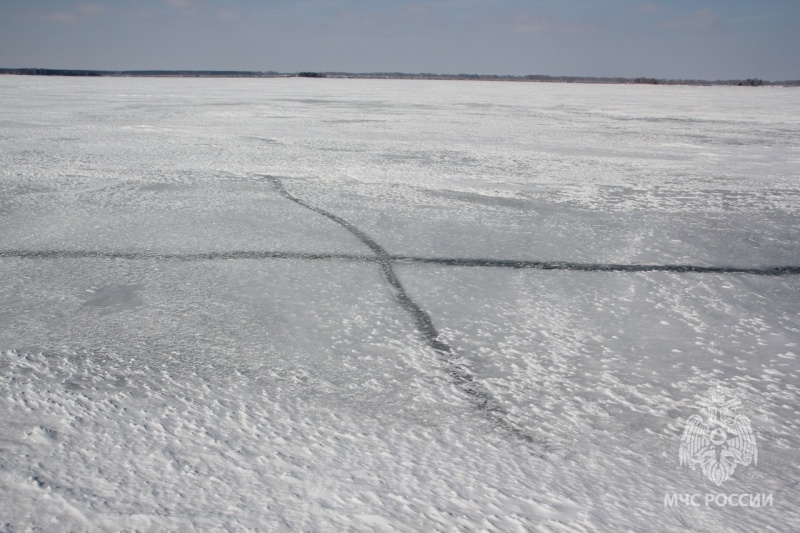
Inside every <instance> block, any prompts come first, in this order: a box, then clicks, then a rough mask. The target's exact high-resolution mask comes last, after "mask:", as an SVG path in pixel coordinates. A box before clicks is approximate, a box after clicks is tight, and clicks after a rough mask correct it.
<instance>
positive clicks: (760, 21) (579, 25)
mask: <svg viewBox="0 0 800 533" xmlns="http://www.w3.org/2000/svg"><path fill="white" fill-rule="evenodd" d="M0 67H42V68H85V69H110V70H116V69H202V70H209V69H210V70H277V71H282V72H296V71H300V70H321V71H350V72H375V71H402V72H436V73H450V74H457V73H482V74H550V75H586V76H626V77H632V76H652V77H658V78H703V79H732V78H746V77H760V78H764V79H769V80H786V79H800V0H707V1H702V0H642V1H637V0H527V1H524V0H414V1H409V0H385V1H369V0H297V1H290V0H264V1H256V0H117V1H108V0H86V1H83V0H76V1H72V0H0Z"/></svg>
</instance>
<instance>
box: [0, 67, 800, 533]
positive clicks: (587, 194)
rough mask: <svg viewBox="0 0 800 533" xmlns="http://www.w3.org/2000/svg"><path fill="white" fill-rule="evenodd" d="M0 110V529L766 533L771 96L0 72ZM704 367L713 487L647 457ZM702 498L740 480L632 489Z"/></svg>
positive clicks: (794, 395) (772, 370) (786, 130)
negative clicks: (733, 462) (735, 416)
mask: <svg viewBox="0 0 800 533" xmlns="http://www.w3.org/2000/svg"><path fill="white" fill-rule="evenodd" d="M0 101H2V102H3V104H2V106H3V119H2V120H1V121H0V228H2V232H1V233H0V235H2V236H1V237H0V272H2V279H3V280H4V282H3V283H2V284H0V301H2V302H3V303H2V304H0V305H1V307H0V350H2V353H3V356H2V360H1V361H0V369H1V370H0V380H2V382H3V385H2V388H3V390H4V391H5V392H4V394H3V396H0V403H2V405H3V408H2V409H1V410H0V412H2V413H3V421H2V422H3V424H2V427H4V428H6V429H4V430H3V433H2V434H0V437H2V443H3V444H2V447H3V450H4V453H3V454H2V457H3V459H0V461H2V463H0V474H1V475H2V477H0V484H2V490H3V493H4V494H5V495H6V496H4V497H3V498H2V499H1V500H0V515H2V516H3V517H4V520H5V521H6V522H7V523H8V525H9V527H11V528H14V529H15V528H18V527H19V528H22V527H28V526H30V527H34V526H35V527H47V525H48V523H49V521H50V520H51V518H53V519H58V520H59V524H66V526H65V527H68V528H69V527H72V528H78V529H83V528H97V529H113V528H115V527H123V528H137V527H138V528H187V527H195V528H198V529H205V528H209V527H226V526H227V527H243V528H253V529H264V528H278V529H301V528H304V527H305V528H310V529H321V528H336V529H348V528H353V529H356V528H358V529H363V528H369V527H372V528H377V529H398V530H408V529H450V528H454V527H460V528H465V529H475V528H482V527H483V528H496V529H503V530H507V529H509V530H514V529H520V530H521V529H530V528H537V527H538V528H543V529H554V530H567V531H572V530H597V529H602V530H619V529H633V530H640V529H642V528H647V527H649V526H652V524H653V523H657V524H659V526H663V529H664V530H676V531H677V530H683V529H684V528H685V527H686V525H688V526H690V527H692V528H694V529H696V530H701V531H704V530H720V529H725V530H741V531H747V530H754V529H759V530H775V531H784V530H785V531H788V530H792V529H796V528H797V526H798V522H797V520H798V519H797V516H796V513H795V512H794V510H793V509H795V508H796V506H797V505H798V503H800V491H798V488H797V487H798V482H800V475H798V472H797V471H796V468H795V467H794V466H793V465H794V464H796V463H797V459H798V452H797V451H796V450H797V449H798V438H799V437H798V432H797V430H798V425H797V422H796V420H797V417H796V412H797V410H798V407H800V396H798V387H800V379H798V369H797V363H796V355H797V352H798V347H797V342H798V340H800V330H798V329H797V325H796V324H797V323H798V318H800V305H798V301H800V300H798V291H799V290H800V279H798V277H797V276H796V275H782V276H757V275H753V273H754V272H752V271H749V270H750V269H765V268H771V267H795V268H796V267H797V266H798V265H800V201H798V200H799V199H800V184H798V182H797V169H798V168H799V165H798V164H799V163H800V142H799V141H800V120H798V118H797V117H798V116H800V93H798V92H797V91H796V90H793V89H784V88H769V89H767V90H764V91H761V90H759V91H752V90H742V89H737V88H705V87H637V86H569V85H538V84H536V85H527V84H526V85H520V86H516V85H509V84H502V83H496V84H493V83H486V82H481V83H470V82H464V83H461V82H452V81H451V82H441V83H437V82H427V81H426V82H411V81H393V80H380V81H364V80H358V81H348V80H302V79H285V80H208V79H206V80H192V79H163V80H162V79H111V78H104V79H100V80H84V79H50V78H17V77H1V78H0ZM264 176H276V177H277V179H279V180H280V181H279V183H280V184H281V187H284V191H288V192H286V194H283V193H282V192H281V191H280V188H276V186H275V183H274V182H270V180H268V179H265V178H264ZM287 194H288V195H290V196H292V197H294V198H297V199H299V200H300V201H301V202H302V203H304V204H306V205H305V206H304V205H302V204H298V203H297V202H294V201H291V199H290V198H289V197H287ZM309 207H313V208H314V209H316V210H317V212H316V213H315V212H313V211H312V210H309ZM322 212H324V213H329V214H331V215H333V216H335V217H337V218H339V219H340V220H342V221H345V222H346V224H348V225H350V226H352V228H354V229H355V230H356V231H357V232H358V233H360V234H361V235H363V236H365V237H367V238H368V239H370V240H372V242H374V243H377V244H379V249H378V248H374V247H371V246H370V245H368V244H365V242H366V241H364V239H361V238H360V237H359V238H357V236H356V235H355V234H354V233H353V231H350V230H348V228H347V226H346V225H343V224H341V223H337V221H336V220H334V219H331V218H330V217H327V218H326V215H323V214H322ZM359 239H361V240H359ZM381 250H382V252H381ZM242 252H244V253H251V254H252V255H250V256H247V255H244V256H239V257H238V259H237V260H235V261H231V260H220V259H225V258H230V257H232V256H235V254H236V253H242ZM381 253H384V257H385V261H386V264H388V265H390V269H391V271H392V275H394V276H395V277H396V279H397V280H398V285H393V284H392V283H391V282H389V283H387V279H390V278H387V273H386V267H385V266H383V265H384V263H383V262H382V261H383V260H382V259H380V257H382V256H381ZM26 254H27V255H26ZM48 254H50V255H48ZM59 254H60V255H59ZM259 254H260V255H259ZM376 257H377V259H375V258H376ZM403 257H415V258H431V257H435V258H441V259H444V260H448V259H454V258H455V259H470V258H472V259H476V258H477V259H483V260H486V261H490V260H491V261H496V262H502V261H517V262H523V263H524V262H528V263H531V264H534V263H537V262H538V263H541V264H550V265H553V264H559V265H573V266H574V265H597V264H600V265H603V264H605V265H662V266H663V265H694V266H696V267H698V269H700V270H698V271H695V272H682V271H677V272H670V271H658V269H654V270H640V271H624V269H617V270H621V271H608V270H606V271H594V270H590V269H584V270H583V271H581V270H580V269H574V270H570V269H555V270H553V269H541V268H540V269H534V268H522V269H519V268H516V269H507V268H496V267H490V266H486V265H480V264H474V265H469V264H465V263H461V264H457V263H456V264H452V263H447V262H433V263H425V262H420V261H408V260H406V261H403V260H402V258H403ZM361 258H366V259H363V260H362V259H361ZM354 259H355V260H354ZM376 263H377V264H376ZM717 267H724V268H730V269H732V270H731V271H725V270H719V271H714V270H713V269H714V268H717ZM382 269H383V274H382ZM703 269H705V270H703ZM755 273H757V271H756V272H755ZM795 274H796V272H795ZM398 286H399V287H402V291H403V292H404V293H406V296H407V298H408V299H409V300H410V301H412V303H413V305H414V306H416V307H417V308H418V309H419V310H420V311H421V312H423V313H424V314H426V315H427V316H428V317H429V318H428V319H429V321H430V322H431V325H432V327H433V328H434V331H435V335H433V336H431V335H428V336H427V337H426V334H425V333H424V330H425V328H426V327H427V326H426V325H425V324H424V320H423V322H422V323H421V322H420V321H419V320H417V321H416V322H415V319H414V317H413V316H412V315H413V313H411V314H410V313H409V307H408V306H406V309H404V306H403V305H401V304H402V301H403V298H402V296H398ZM420 324H422V325H420ZM421 330H422V334H421ZM432 340H433V341H435V342H440V343H444V344H445V345H447V346H448V347H449V350H447V352H448V353H449V354H450V356H448V359H447V361H443V360H442V357H443V355H442V353H439V352H441V350H438V349H437V347H436V345H435V344H433V343H432V342H431V341H432ZM450 357H451V358H452V359H451V358H450ZM454 369H457V370H454ZM454 372H455V377H454ZM458 376H460V377H458ZM465 376H469V379H467V378H466V377H465ZM713 380H719V381H720V382H723V383H724V384H725V385H726V386H728V387H729V388H730V389H731V390H732V391H735V393H736V395H737V397H738V398H739V399H741V401H742V403H743V404H744V405H745V406H746V408H747V415H748V416H749V417H750V419H751V421H752V424H753V428H754V429H755V430H756V435H757V438H758V444H759V463H758V465H757V466H752V465H751V466H741V467H739V468H738V469H737V470H736V472H735V474H734V476H733V477H732V478H731V479H730V480H728V481H727V482H726V484H725V485H723V486H722V487H721V488H720V487H716V486H715V485H713V484H712V483H710V482H709V481H708V480H707V479H705V478H704V477H703V476H702V475H700V474H699V473H698V472H691V471H690V470H689V469H688V468H686V467H681V466H680V465H679V461H678V447H679V444H680V439H681V433H682V431H683V426H684V424H685V422H686V419H687V418H688V417H689V416H691V415H692V414H694V413H695V411H696V407H695V406H694V402H695V401H696V400H697V398H698V396H700V395H702V394H705V393H706V391H707V389H708V387H710V386H711V383H712V381H713ZM471 391H472V392H471ZM474 391H480V392H479V393H478V395H477V396H476V395H475V394H473V392H474ZM484 397H485V398H491V408H490V409H488V412H490V413H491V416H482V415H481V414H480V412H481V409H480V408H476V405H475V404H476V398H484ZM497 420H502V423H500V424H498V423H497ZM508 428H514V430H516V431H519V432H522V433H524V434H525V435H527V436H529V437H530V440H529V442H528V441H525V440H524V439H523V440H520V439H515V438H513V437H512V436H510V435H509V429H508ZM708 491H711V492H715V493H716V492H720V491H722V492H726V493H727V492H731V493H753V492H759V493H772V494H774V502H775V504H774V507H772V508H761V509H759V508H738V509H736V508H729V507H725V508H714V507H710V508H706V507H700V508H693V507H684V508H676V507H665V506H664V494H665V492H668V493H674V492H678V493H705V492H708Z"/></svg>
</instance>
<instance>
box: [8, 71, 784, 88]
mask: <svg viewBox="0 0 800 533" xmlns="http://www.w3.org/2000/svg"><path fill="white" fill-rule="evenodd" d="M0 74H18V75H34V76H117V77H120V76H131V77H159V76H161V77H167V76H170V77H186V78H223V77H224V78H276V77H292V76H299V77H301V78H357V79H399V80H475V81H526V82H551V83H632V84H647V85H738V86H743V87H744V86H746V87H759V86H762V85H783V86H793V87H796V86H800V80H787V81H764V80H760V79H758V78H748V79H746V80H714V81H709V80H694V79H689V80H686V79H656V78H646V77H639V78H623V77H591V76H547V75H542V74H530V75H527V76H511V75H496V74H433V73H430V72H424V73H421V74H408V73H404V72H370V73H351V72H298V73H296V74H290V73H280V72H275V71H271V70H270V71H265V72H259V71H250V70H74V69H45V68H0Z"/></svg>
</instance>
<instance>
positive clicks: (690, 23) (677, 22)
mask: <svg viewBox="0 0 800 533" xmlns="http://www.w3.org/2000/svg"><path fill="white" fill-rule="evenodd" d="M717 22H719V16H718V15H717V14H716V13H715V12H713V11H712V10H710V9H708V8H703V9H699V10H697V11H695V12H694V13H692V14H691V15H689V16H687V17H676V18H673V19H670V20H667V21H665V22H664V23H662V24H661V27H662V28H663V29H665V30H684V31H686V30H688V31H703V30H707V29H709V28H711V27H713V26H715V25H716V24H717Z"/></svg>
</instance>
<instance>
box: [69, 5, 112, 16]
mask: <svg viewBox="0 0 800 533" xmlns="http://www.w3.org/2000/svg"><path fill="white" fill-rule="evenodd" d="M76 9H77V10H78V11H79V12H81V13H83V14H86V15H99V14H100V13H102V12H103V11H105V8H104V7H103V6H101V5H100V4H93V3H91V2H83V3H80V4H78V6H77V8H76Z"/></svg>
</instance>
